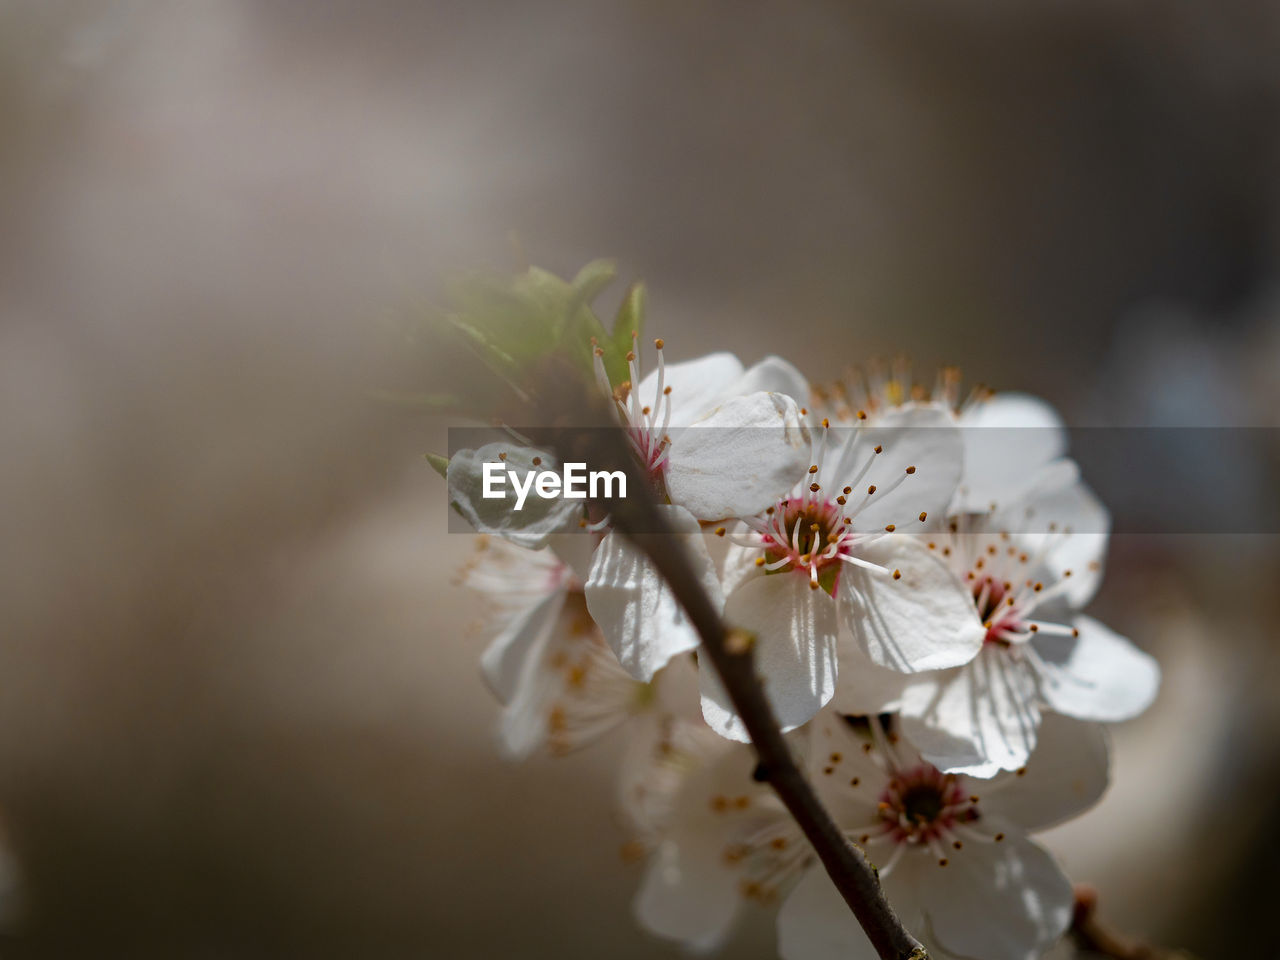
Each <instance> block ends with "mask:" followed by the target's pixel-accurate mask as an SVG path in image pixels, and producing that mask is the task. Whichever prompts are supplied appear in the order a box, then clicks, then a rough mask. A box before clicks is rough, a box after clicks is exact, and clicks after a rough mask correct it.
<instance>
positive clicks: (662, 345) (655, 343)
mask: <svg viewBox="0 0 1280 960" xmlns="http://www.w3.org/2000/svg"><path fill="white" fill-rule="evenodd" d="M653 345H654V346H655V347H657V348H658V349H659V350H661V349H662V348H663V347H665V346H666V344H665V343H663V342H662V338H661V337H659V338H658V339H657V340H655V341H653Z"/></svg>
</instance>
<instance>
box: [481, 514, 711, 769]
mask: <svg viewBox="0 0 1280 960" xmlns="http://www.w3.org/2000/svg"><path fill="white" fill-rule="evenodd" d="M574 539H576V538H574ZM461 579H462V582H463V583H464V584H465V585H466V586H468V587H470V588H471V589H473V590H475V591H478V592H479V593H481V594H482V595H483V597H484V602H485V608H486V611H487V613H488V617H487V618H486V620H485V621H483V623H482V629H483V630H484V632H485V633H486V635H487V636H488V637H489V645H488V646H487V648H486V649H485V651H484V654H483V655H482V657H481V661H480V664H481V670H482V672H483V674H484V677H485V680H486V682H487V683H488V685H489V687H490V689H491V690H492V691H493V693H494V695H495V696H496V697H497V698H498V700H499V701H501V702H502V703H503V705H504V706H503V711H502V717H501V722H500V735H501V742H502V745H503V748H504V751H505V752H506V753H507V754H508V755H509V756H511V757H513V758H523V757H527V756H529V755H531V754H532V753H534V752H536V751H537V750H539V749H542V748H544V747H545V748H546V749H548V750H549V751H550V752H552V753H553V754H563V753H567V752H569V751H572V750H575V749H577V748H579V747H582V746H585V745H586V744H588V743H591V742H592V741H594V740H596V739H597V738H599V737H600V736H603V735H604V734H605V733H607V732H609V731H610V730H612V729H613V728H615V727H617V726H619V725H620V724H622V723H624V722H626V721H629V720H636V721H639V722H640V723H641V724H643V725H645V726H649V725H656V724H657V723H658V721H659V718H660V717H663V716H674V715H680V716H681V717H682V718H684V719H687V718H688V717H691V716H693V715H694V712H695V711H696V702H697V699H696V692H694V691H696V680H694V679H692V678H691V677H690V676H689V675H691V674H692V673H693V667H692V664H690V663H687V662H684V663H678V664H672V665H671V667H670V668H669V669H668V670H664V671H662V672H661V673H659V674H658V675H657V676H656V677H653V678H652V682H650V683H642V682H639V681H637V680H635V679H634V678H633V677H632V676H631V675H630V674H628V673H627V672H626V671H625V670H623V668H622V666H621V665H620V664H619V663H618V661H617V659H616V658H615V657H614V655H613V653H612V651H610V650H609V648H608V646H607V645H606V644H605V643H604V640H603V638H602V637H601V635H600V631H599V629H598V627H597V626H596V624H595V623H594V622H593V621H592V619H591V617H590V615H589V614H588V612H587V609H586V603H585V598H584V596H583V593H582V584H581V582H580V581H579V580H578V579H577V577H576V576H575V575H574V573H573V571H572V569H571V568H570V567H569V566H568V565H567V564H566V563H564V562H563V561H562V560H560V558H559V557H557V556H556V555H555V554H554V553H553V552H552V551H551V550H539V551H531V550H525V549H523V548H520V547H517V546H514V545H512V544H510V543H508V542H506V541H504V540H501V539H498V538H486V540H484V541H482V542H481V549H480V550H478V551H477V554H476V556H475V558H474V559H473V560H472V561H471V563H469V564H468V565H467V567H466V568H465V569H464V571H463V573H462V578H461ZM647 735H648V734H647V733H640V734H639V737H640V738H641V739H643V738H644V737H645V736H647Z"/></svg>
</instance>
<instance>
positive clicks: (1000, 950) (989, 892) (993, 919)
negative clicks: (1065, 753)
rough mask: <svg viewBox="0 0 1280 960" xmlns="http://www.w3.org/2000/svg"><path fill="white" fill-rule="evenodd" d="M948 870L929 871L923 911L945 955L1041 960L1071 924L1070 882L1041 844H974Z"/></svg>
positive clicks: (1017, 838)
mask: <svg viewBox="0 0 1280 960" xmlns="http://www.w3.org/2000/svg"><path fill="white" fill-rule="evenodd" d="M949 859H950V863H949V864H948V865H947V866H946V867H935V869H933V870H927V871H924V872H923V873H922V874H921V878H922V880H923V881H924V890H923V894H924V901H925V913H926V914H927V915H928V918H929V924H930V927H931V928H932V930H933V934H934V937H935V938H936V939H937V941H938V943H939V944H940V945H941V946H942V947H943V948H944V949H945V950H947V951H950V952H952V953H957V954H960V955H962V956H966V957H982V958H983V960H1037V958H1039V957H1040V956H1041V954H1043V953H1044V951H1045V950H1046V949H1047V948H1048V947H1049V946H1051V945H1052V944H1053V942H1054V941H1055V940H1057V939H1058V937H1060V936H1061V935H1062V934H1063V932H1064V931H1065V930H1066V929H1067V925H1068V924H1069V923H1070V922H1071V910H1072V903H1073V894H1072V890H1071V882H1070V881H1069V880H1068V879H1067V878H1066V877H1065V876H1064V875H1063V873H1062V870H1061V868H1059V867H1058V865H1057V863H1055V862H1054V860H1053V858H1052V857H1051V856H1049V854H1048V853H1047V852H1045V850H1044V849H1043V848H1042V847H1040V846H1039V845H1038V844H1036V843H1034V842H1033V841H1031V840H1028V839H1026V838H1025V837H1023V836H1021V835H1020V834H1017V833H1011V834H1010V835H1009V836H1008V838H1007V839H1006V840H1005V841H1004V842H1003V843H969V844H965V848H964V850H963V851H961V852H959V853H957V854H955V855H953V856H952V857H950V858H949Z"/></svg>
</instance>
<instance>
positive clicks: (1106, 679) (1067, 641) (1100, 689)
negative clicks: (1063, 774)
mask: <svg viewBox="0 0 1280 960" xmlns="http://www.w3.org/2000/svg"><path fill="white" fill-rule="evenodd" d="M1075 627H1076V629H1078V630H1079V631H1080V636H1078V637H1050V636H1043V635H1042V636H1038V637H1036V638H1035V639H1034V640H1033V641H1031V642H1032V644H1033V645H1034V646H1035V649H1036V652H1037V653H1038V654H1039V655H1040V658H1041V660H1042V661H1043V662H1044V666H1045V670H1044V673H1043V674H1042V676H1041V678H1040V694H1041V696H1042V697H1043V698H1044V700H1045V702H1046V703H1047V704H1048V705H1049V706H1050V707H1052V708H1053V709H1054V710H1057V711H1058V712H1059V713H1065V714H1067V715H1068V716H1071V717H1079V718H1080V719H1081V720H1101V721H1107V722H1113V721H1117V720H1128V719H1129V718H1130V717H1136V716H1137V715H1138V714H1140V713H1141V712H1142V711H1143V710H1145V709H1147V707H1148V706H1150V704H1151V701H1152V700H1154V699H1155V696H1156V691H1157V690H1158V689H1159V687H1160V665H1159V664H1157V663H1156V661H1155V659H1154V658H1152V657H1151V656H1150V655H1148V654H1146V653H1143V652H1142V651H1141V650H1139V649H1138V648H1137V647H1135V646H1134V645H1133V644H1132V643H1130V642H1129V641H1128V640H1126V639H1125V638H1124V637H1122V636H1120V635H1119V634H1117V633H1114V632H1113V631H1112V630H1110V629H1109V628H1107V627H1105V626H1103V625H1102V624H1101V623H1099V622H1098V621H1097V620H1094V619H1093V618H1092V617H1078V618H1076V621H1075Z"/></svg>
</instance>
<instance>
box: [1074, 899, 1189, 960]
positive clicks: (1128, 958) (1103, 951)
mask: <svg viewBox="0 0 1280 960" xmlns="http://www.w3.org/2000/svg"><path fill="white" fill-rule="evenodd" d="M1075 892H1076V900H1075V911H1074V913H1073V915H1072V918H1071V937H1072V939H1074V940H1075V942H1076V946H1078V947H1079V948H1080V949H1081V950H1085V951H1087V952H1089V953H1092V954H1096V955H1097V956H1100V957H1109V958H1111V960H1192V957H1191V955H1190V954H1188V953H1185V952H1184V951H1181V950H1169V949H1166V948H1165V947H1157V946H1154V945H1153V944H1150V943H1145V942H1143V941H1141V940H1138V939H1135V938H1134V937H1127V936H1125V935H1124V934H1122V933H1119V932H1118V931H1116V930H1114V929H1112V928H1111V927H1109V926H1108V925H1107V924H1105V923H1103V922H1102V921H1101V920H1099V919H1098V891H1097V890H1096V889H1094V888H1093V887H1092V886H1091V885H1090V884H1087V883H1077V884H1076V888H1075Z"/></svg>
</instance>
